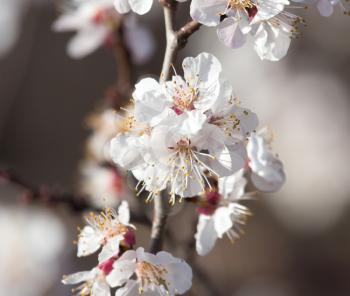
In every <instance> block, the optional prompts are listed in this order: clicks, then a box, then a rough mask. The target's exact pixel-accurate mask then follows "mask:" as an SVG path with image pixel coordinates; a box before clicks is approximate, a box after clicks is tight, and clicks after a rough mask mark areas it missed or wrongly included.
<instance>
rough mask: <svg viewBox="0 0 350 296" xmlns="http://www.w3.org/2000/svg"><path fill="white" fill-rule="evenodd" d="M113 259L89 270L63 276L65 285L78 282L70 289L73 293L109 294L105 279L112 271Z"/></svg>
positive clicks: (82, 295) (87, 295) (107, 295)
mask: <svg viewBox="0 0 350 296" xmlns="http://www.w3.org/2000/svg"><path fill="white" fill-rule="evenodd" d="M114 261H115V259H109V260H107V261H105V262H103V263H101V264H100V265H99V266H98V267H95V268H93V269H92V270H90V271H80V272H77V273H73V274H70V275H66V276H63V279H62V283H63V284H65V285H75V284H80V283H81V284H80V285H79V286H78V287H77V288H74V289H72V292H73V294H74V295H77V296H78V295H79V296H110V295H111V289H110V287H109V285H108V283H107V281H106V276H107V275H108V274H109V273H110V272H111V271H112V268H113V263H114Z"/></svg>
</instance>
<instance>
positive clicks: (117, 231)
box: [78, 201, 135, 263]
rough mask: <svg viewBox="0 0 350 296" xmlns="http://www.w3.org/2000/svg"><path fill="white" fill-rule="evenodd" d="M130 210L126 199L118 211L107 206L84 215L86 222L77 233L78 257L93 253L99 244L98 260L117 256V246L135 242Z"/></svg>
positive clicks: (131, 244)
mask: <svg viewBox="0 0 350 296" xmlns="http://www.w3.org/2000/svg"><path fill="white" fill-rule="evenodd" d="M129 221H130V211H129V206H128V203H127V202H126V201H123V202H122V203H121V205H120V206H119V208H118V213H117V212H115V211H114V210H113V209H111V208H108V209H106V210H105V211H104V212H102V213H101V214H94V213H90V214H89V215H88V216H87V217H86V222H87V223H88V225H87V226H85V227H84V228H83V229H82V230H81V232H80V233H79V239H78V257H82V256H88V255H91V254H93V253H95V252H96V251H97V250H98V249H99V248H100V247H101V246H102V251H101V253H100V254H99V256H98V257H99V262H100V263H102V262H104V261H106V260H108V259H110V258H111V257H114V256H117V255H118V253H119V247H120V246H121V245H122V246H125V247H127V248H130V247H132V246H133V245H134V243H135V236H134V229H135V227H134V226H133V225H131V224H129Z"/></svg>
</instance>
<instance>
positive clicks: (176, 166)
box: [111, 53, 284, 203]
mask: <svg viewBox="0 0 350 296" xmlns="http://www.w3.org/2000/svg"><path fill="white" fill-rule="evenodd" d="M183 70H184V77H181V76H179V75H177V74H176V75H174V76H173V77H172V79H171V80H170V81H165V82H158V81H156V80H154V79H152V78H144V79H142V80H141V81H140V82H139V83H138V84H136V89H135V91H134V93H133V103H134V104H133V106H132V107H131V108H130V109H129V110H126V114H125V118H124V120H125V122H126V124H125V126H126V129H125V131H123V132H121V133H119V134H118V135H117V136H116V137H115V138H114V139H113V140H112V142H111V156H112V158H113V160H114V161H115V162H116V163H117V164H118V165H119V166H120V167H122V168H124V169H126V170H130V171H131V172H132V173H133V175H134V176H135V178H136V179H138V180H139V184H138V185H139V191H143V190H147V191H149V196H148V198H149V199H152V198H153V197H154V196H155V195H158V194H160V192H161V191H163V190H165V189H167V190H168V193H169V195H170V198H171V203H174V202H175V199H176V196H179V197H180V198H181V199H182V198H188V197H195V196H198V195H201V194H203V193H204V192H205V191H206V190H207V188H209V189H210V188H211V187H212V186H211V183H210V180H209V179H210V178H212V177H215V178H217V179H218V178H222V177H228V176H231V175H233V174H234V173H236V172H238V171H239V170H241V169H243V168H245V167H249V168H250V169H251V170H252V171H254V174H252V175H253V176H254V175H256V176H257V177H256V178H254V179H253V181H254V183H255V184H257V185H258V186H262V185H261V184H263V183H264V186H265V188H263V189H264V190H267V191H269V190H274V189H275V188H276V187H279V185H280V184H282V183H283V181H284V175H283V169H282V165H281V163H280V161H279V160H278V158H276V157H275V155H274V154H273V153H271V152H270V150H269V149H267V148H266V147H267V146H268V143H267V142H266V141H265V140H263V139H262V138H261V136H259V134H258V133H255V130H256V128H257V126H258V118H257V116H256V114H255V113H253V112H252V111H250V110H249V109H247V108H244V107H241V105H240V102H239V100H238V98H237V97H236V96H235V95H234V94H233V90H232V87H231V85H230V83H229V81H228V80H226V79H225V78H224V77H223V75H222V68H221V64H220V62H219V61H218V60H217V59H216V58H215V57H214V56H213V55H211V54H208V53H201V54H199V55H198V56H197V57H196V58H186V59H185V60H184V61H183ZM268 170H271V171H273V172H275V171H277V173H276V174H275V175H274V174H273V173H272V172H270V171H268ZM267 171H268V172H267ZM255 173H256V174H255ZM260 183H261V184H260Z"/></svg>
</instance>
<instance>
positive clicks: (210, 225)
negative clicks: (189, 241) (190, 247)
mask: <svg viewBox="0 0 350 296" xmlns="http://www.w3.org/2000/svg"><path fill="white" fill-rule="evenodd" d="M195 238H196V250H197V253H198V254H199V255H201V256H205V255H207V254H208V253H209V252H210V251H211V250H212V249H213V247H214V245H215V242H216V240H217V238H218V236H217V233H216V231H215V228H214V221H213V219H212V218H211V217H208V216H205V215H199V221H198V225H197V233H196V235H195Z"/></svg>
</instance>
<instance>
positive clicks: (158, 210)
mask: <svg viewBox="0 0 350 296" xmlns="http://www.w3.org/2000/svg"><path fill="white" fill-rule="evenodd" d="M166 195H167V194H166V193H165V191H163V192H162V194H159V195H157V196H156V197H155V198H154V213H153V223H152V231H151V244H150V247H149V251H150V252H151V253H157V252H159V251H161V250H162V246H163V237H164V234H165V225H166V222H167V218H168V212H169V205H168V204H167V203H166V200H167V198H168V196H166Z"/></svg>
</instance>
